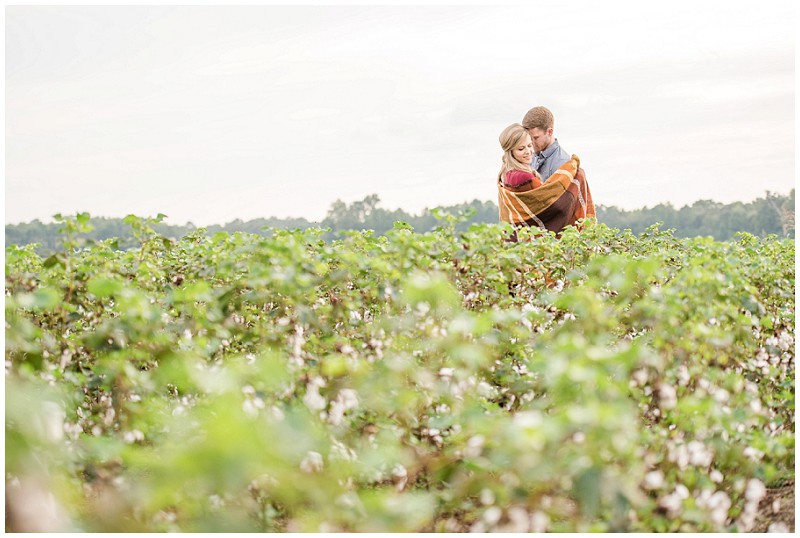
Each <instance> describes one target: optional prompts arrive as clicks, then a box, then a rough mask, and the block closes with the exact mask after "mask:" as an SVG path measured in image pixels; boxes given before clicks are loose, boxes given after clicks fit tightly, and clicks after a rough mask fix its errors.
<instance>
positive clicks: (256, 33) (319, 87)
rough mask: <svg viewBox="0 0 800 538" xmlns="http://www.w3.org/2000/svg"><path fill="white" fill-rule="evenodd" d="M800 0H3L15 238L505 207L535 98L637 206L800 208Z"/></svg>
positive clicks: (608, 191) (8, 217)
mask: <svg viewBox="0 0 800 538" xmlns="http://www.w3.org/2000/svg"><path fill="white" fill-rule="evenodd" d="M795 30H796V23H795V8H794V7H793V3H792V2H791V1H789V0H787V1H777V0H775V1H773V0H763V1H761V2H759V3H757V4H752V3H750V2H747V3H745V2H742V1H719V2H711V1H704V0H695V1H691V2H685V1H682V0H678V1H670V2H645V1H642V2H615V1H605V2H595V1H577V0H575V1H555V0H553V1H539V0H531V1H530V2H529V3H528V4H527V5H526V6H507V7H494V6H453V5H438V6H437V5H427V6H403V5H395V6H369V5H364V6H349V7H345V6H336V5H326V6H300V7H287V6H270V5H262V6H254V5H251V6H236V7H222V6H216V7H215V6H171V7H161V6H155V5H147V6H128V7H118V6H101V5H95V6H65V5H62V6H6V8H5V71H6V79H5V80H6V83H5V97H6V101H5V102H6V108H5V150H6V151H5V195H6V202H5V222H6V223H17V222H22V221H29V220H32V219H34V218H39V219H41V220H45V221H49V220H50V217H51V216H52V215H53V214H54V213H57V212H62V213H66V214H74V213H76V212H79V211H88V212H90V213H91V214H92V215H93V216H108V217H123V216H125V215H127V214H130V213H133V214H136V215H139V216H154V215H156V214H157V213H159V212H160V213H164V214H166V215H168V217H169V218H168V221H169V222H172V223H176V224H184V223H186V222H188V221H190V222H193V223H194V224H196V225H207V224H223V223H226V222H229V221H231V220H234V219H237V218H239V219H242V220H248V219H253V218H258V217H269V216H277V217H305V218H308V219H310V220H321V219H322V218H324V216H325V213H326V211H327V210H328V208H329V207H330V205H331V204H332V203H333V202H334V201H335V200H337V199H341V200H343V201H345V202H347V203H350V202H354V201H357V200H361V199H363V198H364V197H365V196H367V195H370V194H377V195H378V196H379V197H380V199H381V206H382V207H386V208H389V209H394V208H403V209H405V210H406V211H409V212H412V213H418V212H420V211H421V210H423V209H424V208H426V207H435V206H439V205H450V204H456V203H460V202H467V201H471V200H474V199H476V198H477V199H479V200H493V201H496V199H497V193H496V186H495V178H496V174H497V170H498V168H499V165H500V156H501V150H500V147H499V143H498V140H497V138H498V135H499V133H500V132H501V131H502V130H503V128H505V127H506V126H507V125H509V124H511V123H514V122H519V121H521V119H522V116H523V115H524V114H525V112H526V111H527V110H528V109H529V108H531V107H533V106H535V105H545V106H547V107H548V108H550V109H551V110H552V111H553V113H554V114H555V117H556V125H555V134H556V137H557V138H558V140H559V142H560V143H561V145H562V146H563V147H564V148H565V149H566V150H567V151H568V152H570V153H576V154H578V155H579V156H580V157H581V161H582V164H583V167H584V168H585V170H586V173H587V177H588V179H589V185H590V187H591V189H592V194H593V197H594V200H595V202H596V203H598V204H602V205H615V206H618V207H622V208H625V209H634V208H639V207H643V206H648V207H652V206H654V205H656V204H658V203H662V202H670V203H672V204H673V205H675V206H676V207H680V206H683V205H685V204H691V203H692V202H694V201H696V200H700V199H714V200H717V201H720V202H726V203H727V202H732V201H736V200H741V201H750V200H753V199H755V198H758V197H761V196H763V195H764V193H765V191H767V190H769V191H772V192H778V193H781V194H785V193H788V192H789V190H790V189H791V188H793V187H794V182H795V180H794V164H795V140H794V136H795V95H794V92H795V57H794V47H795V42H794V41H795V37H794V36H795Z"/></svg>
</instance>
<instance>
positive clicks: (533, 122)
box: [522, 106, 555, 131]
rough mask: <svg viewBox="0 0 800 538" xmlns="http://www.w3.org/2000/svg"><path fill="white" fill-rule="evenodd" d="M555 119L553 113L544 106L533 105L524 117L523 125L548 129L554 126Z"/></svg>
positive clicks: (543, 129)
mask: <svg viewBox="0 0 800 538" xmlns="http://www.w3.org/2000/svg"><path fill="white" fill-rule="evenodd" d="M554 123H555V119H554V118H553V113H552V112H550V111H549V110H547V109H546V108H545V107H543V106H537V107H533V108H532V109H530V110H529V111H528V113H527V114H525V117H524V118H522V126H523V127H525V128H526V129H534V128H535V129H540V130H542V131H546V130H548V129H552V128H553V124H554Z"/></svg>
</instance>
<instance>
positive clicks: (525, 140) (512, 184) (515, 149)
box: [498, 123, 542, 192]
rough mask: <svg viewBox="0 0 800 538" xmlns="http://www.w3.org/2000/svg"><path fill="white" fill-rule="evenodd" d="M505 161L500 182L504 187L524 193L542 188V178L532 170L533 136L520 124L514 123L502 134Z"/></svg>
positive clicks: (501, 144) (501, 142)
mask: <svg viewBox="0 0 800 538" xmlns="http://www.w3.org/2000/svg"><path fill="white" fill-rule="evenodd" d="M500 147H501V148H503V160H502V163H503V164H502V166H501V167H500V173H499V174H498V180H499V181H500V183H501V184H502V185H503V186H504V187H508V188H511V189H513V190H514V191H515V192H524V191H529V190H531V189H536V188H538V187H541V186H542V177H541V176H540V175H539V173H538V172H535V171H534V170H532V169H531V162H533V153H534V151H533V142H532V141H531V135H530V134H528V131H527V130H526V129H525V128H524V127H523V126H522V125H520V124H519V123H512V124H511V125H509V126H508V127H506V128H505V129H503V132H502V133H500Z"/></svg>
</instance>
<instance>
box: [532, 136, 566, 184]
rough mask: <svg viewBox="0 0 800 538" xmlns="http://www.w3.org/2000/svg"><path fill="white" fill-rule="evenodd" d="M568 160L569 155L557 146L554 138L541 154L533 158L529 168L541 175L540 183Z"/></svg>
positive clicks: (556, 140)
mask: <svg viewBox="0 0 800 538" xmlns="http://www.w3.org/2000/svg"><path fill="white" fill-rule="evenodd" d="M569 159H570V156H569V154H568V153H567V152H566V151H564V149H563V148H562V147H561V146H560V145H559V144H558V139H557V138H556V139H554V140H553V143H552V144H550V145H549V146H547V148H545V150H544V151H543V152H541V153H537V154H535V155H534V156H533V162H532V163H531V167H532V168H533V169H534V170H536V171H537V172H539V174H541V176H542V181H546V180H547V178H549V177H550V176H552V175H553V174H554V173H555V171H556V170H558V168H559V167H560V166H561V165H562V164H564V163H565V162H567V161H568V160H569Z"/></svg>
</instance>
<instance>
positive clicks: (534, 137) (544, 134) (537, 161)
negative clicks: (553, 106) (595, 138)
mask: <svg viewBox="0 0 800 538" xmlns="http://www.w3.org/2000/svg"><path fill="white" fill-rule="evenodd" d="M554 123H555V120H554V118H553V113H552V112H550V111H549V110H547V109H546V108H545V107H543V106H537V107H534V108H532V109H530V110H529V111H528V113H527V114H525V117H524V118H522V126H523V127H525V129H527V130H528V133H529V134H530V135H531V141H533V149H534V151H535V152H536V154H535V155H534V157H533V162H532V163H531V168H533V169H534V170H536V171H537V172H539V174H540V175H541V176H542V181H546V180H547V178H549V177H550V176H552V175H553V172H555V171H556V170H558V167H559V166H561V165H562V164H564V163H565V162H567V161H568V160H569V159H570V155H569V154H568V153H567V152H566V151H564V149H563V148H562V147H561V146H560V145H559V144H558V140H557V139H556V138H554V137H553V125H554Z"/></svg>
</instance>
